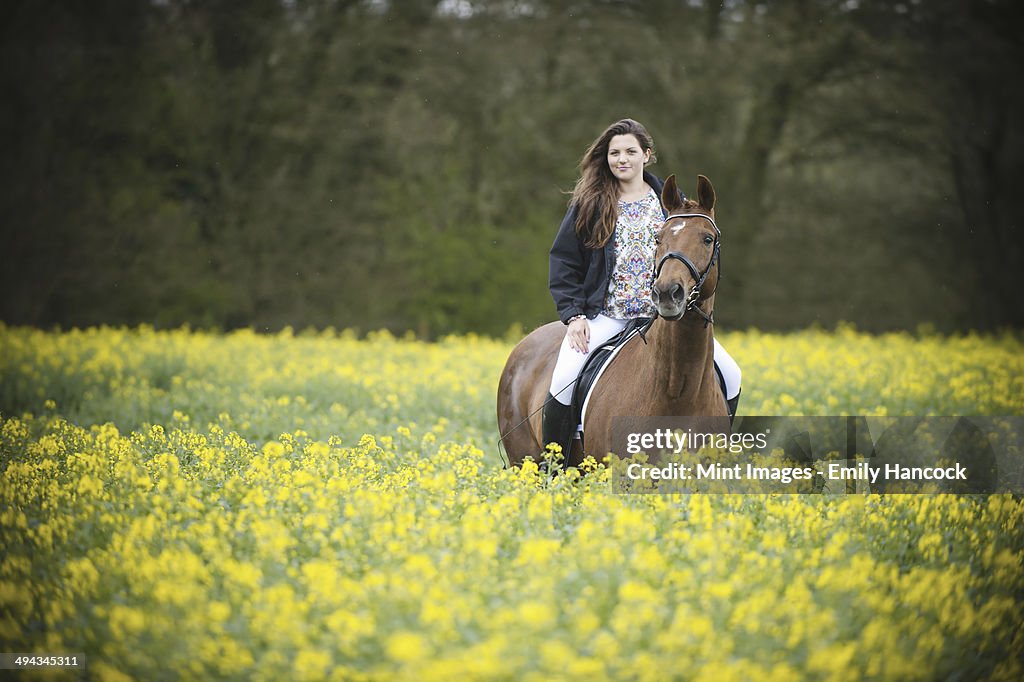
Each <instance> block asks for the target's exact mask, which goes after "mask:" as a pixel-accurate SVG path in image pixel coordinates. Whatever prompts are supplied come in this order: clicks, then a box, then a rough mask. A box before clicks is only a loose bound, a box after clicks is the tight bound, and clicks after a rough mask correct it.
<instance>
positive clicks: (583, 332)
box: [565, 317, 590, 353]
mask: <svg viewBox="0 0 1024 682" xmlns="http://www.w3.org/2000/svg"><path fill="white" fill-rule="evenodd" d="M565 335H566V336H567V337H569V348H572V349H573V350H577V351H579V352H581V353H586V352H588V351H589V349H590V321H589V320H588V319H587V318H585V317H581V318H579V319H576V320H573V321H572V322H570V323H569V330H568V331H567V332H566V333H565Z"/></svg>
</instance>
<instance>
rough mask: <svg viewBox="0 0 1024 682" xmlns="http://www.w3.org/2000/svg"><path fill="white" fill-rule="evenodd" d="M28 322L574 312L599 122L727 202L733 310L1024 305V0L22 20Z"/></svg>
mask: <svg viewBox="0 0 1024 682" xmlns="http://www.w3.org/2000/svg"><path fill="white" fill-rule="evenodd" d="M0 16H2V17H3V21H2V22H0V26H2V28H0V31H2V34H3V41H2V48H0V49H2V57H3V64H4V67H3V71H2V76H0V78H2V80H0V92H3V93H4V99H5V101H6V104H5V106H4V107H3V108H2V111H0V126H2V128H3V130H4V132H5V136H4V137H5V139H7V140H8V145H7V149H6V150H5V154H3V155H0V177H2V180H3V186H4V192H3V193H2V199H0V211H2V216H3V219H2V225H3V228H2V229H3V231H4V235H3V243H4V248H3V251H4V257H3V264H4V267H3V269H2V274H0V282H2V286H3V291H4V295H3V302H2V309H0V319H3V320H5V321H7V322H8V323H15V324H34V325H41V326H48V325H54V324H57V325H62V326H72V325H78V326H82V325H90V324H98V323H104V322H106V323H128V324H139V323H148V324H153V325H155V326H157V327H168V326H178V325H180V324H183V323H190V324H192V325H194V326H204V327H218V328H223V329H231V328H236V327H241V326H253V327H255V328H257V329H277V328H280V327H282V326H285V325H292V326H294V327H296V328H301V327H305V326H308V325H312V326H316V327H326V326H334V327H336V328H343V327H351V328H356V329H361V330H369V329H376V328H389V329H392V330H394V331H403V330H413V331H414V332H416V333H417V334H419V335H421V336H423V337H428V338H432V337H436V336H438V335H440V334H445V333H451V332H467V331H476V332H481V333H486V334H502V333H505V332H506V330H508V329H509V327H510V325H513V324H519V325H522V326H523V327H527V328H529V327H531V326H533V325H536V324H539V323H542V322H544V321H547V320H551V319H554V318H555V313H554V306H553V304H552V302H551V299H550V297H549V295H548V293H547V283H546V280H547V250H548V248H549V247H550V244H551V240H552V238H553V236H554V232H555V229H556V228H557V225H558V222H559V221H560V219H561V217H562V214H563V212H564V210H565V206H566V201H567V199H568V195H567V192H568V191H570V190H571V189H572V185H573V183H574V181H575V178H576V163H577V162H578V160H579V157H580V155H581V154H582V152H583V150H584V149H585V147H586V145H587V144H588V143H589V142H590V141H591V140H592V139H593V138H594V137H596V136H597V134H599V133H600V132H601V131H602V130H603V129H604V127H605V126H607V125H608V124H609V123H611V122H612V121H615V120H617V119H619V118H623V117H626V116H629V117H632V118H636V119H638V120H640V121H642V122H643V123H644V124H645V125H646V126H647V127H648V129H649V130H650V131H651V133H652V134H653V136H654V139H655V142H656V145H657V156H658V159H659V161H658V162H657V164H656V165H655V166H653V167H652V171H654V172H655V173H657V174H659V175H661V176H663V177H664V176H666V175H668V174H670V173H675V174H677V176H678V177H679V178H680V180H681V183H682V186H683V187H684V188H685V189H686V190H688V191H693V187H694V182H695V177H696V174H697V173H703V174H705V175H707V176H709V177H710V178H711V179H712V181H713V182H714V183H715V187H716V189H717V192H718V196H719V208H718V222H719V224H720V225H721V227H722V231H723V246H722V255H723V274H724V278H723V281H722V288H721V290H720V294H719V303H718V305H717V306H716V313H718V318H719V319H718V322H719V324H720V325H722V326H723V327H726V328H729V327H733V328H745V327H761V328H766V329H787V328H794V327H804V326H807V325H810V324H822V325H825V326H831V325H833V324H835V323H836V322H838V321H840V320H846V321H852V322H854V323H856V324H857V325H858V326H860V327H862V328H865V329H872V330H883V329H894V328H914V327H916V326H917V325H920V324H928V325H931V326H934V327H936V328H938V329H941V330H957V329H967V328H977V329H993V328H997V327H1004V326H1011V327H1020V326H1021V324H1022V322H1024V305H1022V303H1021V301H1020V299H1019V298H1018V296H1017V295H1016V293H1017V292H1016V289H1017V285H1018V284H1019V281H1020V277H1019V274H1018V273H1019V272H1021V270H1022V266H1024V262H1022V261H1024V258H1022V248H1021V241H1022V240H1021V237H1020V233H1019V228H1020V217H1021V208H1020V202H1019V201H1018V200H1017V198H1016V196H1015V193H1016V187H1015V182H1014V181H1015V180H1016V179H1017V178H1019V177H1021V173H1020V171H1021V158H1022V155H1021V148H1022V145H1024V142H1022V134H1021V133H1022V127H1021V121H1022V120H1024V116H1022V114H1024V106H1022V104H1024V102H1022V91H1021V88H1020V87H1019V86H1018V85H1016V80H1015V72H1016V66H1017V65H1018V64H1020V63H1024V59H1022V56H1024V54H1022V52H1024V50H1022V41H1021V35H1024V33H1022V32H1021V30H1020V28H1021V24H1020V22H1019V21H1018V18H1019V17H1018V10H1017V9H1016V6H1015V5H1014V4H1013V3H1011V2H1009V1H1006V0H970V1H967V2H957V1H954V0H945V1H943V0H939V1H936V2H916V1H909V0H908V1H907V2H897V3H892V2H884V1H882V0H786V1H783V0H761V1H756V0H705V1H702V2H696V1H693V2H669V1H667V0H653V1H646V2H644V1H640V0H635V1H630V0H623V1H618V2H611V1H605V2H571V1H568V0H529V1H527V0H523V1H513V0H472V1H471V0H442V1H436V0H435V1H427V0H411V1H409V2H397V1H388V0H362V1H358V0H252V1H247V2H241V1H240V0H212V1H210V2H203V3H196V2H191V1H188V0H159V1H156V0H151V1H150V2H138V1H129V0H99V1H97V2H95V3H89V4H88V5H87V6H86V5H82V3H76V2H73V1H72V0H38V1H34V2H29V1H14V2H10V3H5V5H4V7H3V8H2V9H0Z"/></svg>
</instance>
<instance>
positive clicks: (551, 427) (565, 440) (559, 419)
mask: <svg viewBox="0 0 1024 682" xmlns="http://www.w3.org/2000/svg"><path fill="white" fill-rule="evenodd" d="M573 435H574V434H573V424H572V406H571V405H563V404H562V403H560V402H558V401H557V400H555V398H554V396H552V395H550V394H548V400H547V402H546V403H544V424H543V426H542V427H541V444H542V445H543V446H544V447H545V448H546V447H547V445H548V443H558V444H559V445H561V446H562V461H561V463H560V464H557V465H555V467H556V468H561V469H564V468H565V463H566V461H567V460H568V459H569V448H570V447H572V437H573ZM542 456H543V455H542ZM541 470H542V471H545V472H546V471H547V465H546V463H545V462H543V461H542V462H541Z"/></svg>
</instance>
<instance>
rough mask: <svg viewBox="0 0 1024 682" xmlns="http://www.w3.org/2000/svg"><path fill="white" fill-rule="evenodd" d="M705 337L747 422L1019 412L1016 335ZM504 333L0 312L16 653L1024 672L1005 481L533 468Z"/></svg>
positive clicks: (515, 671)
mask: <svg viewBox="0 0 1024 682" xmlns="http://www.w3.org/2000/svg"><path fill="white" fill-rule="evenodd" d="M719 338H720V340H721V341H722V342H723V344H724V345H725V346H726V347H727V348H728V349H729V351H730V352H731V353H732V354H733V356H734V357H735V358H736V359H737V360H738V362H739V363H740V364H741V366H742V367H743V370H744V392H743V402H742V403H741V405H740V412H741V414H807V415H819V414H820V415H826V414H875V415H885V414H888V415H928V414H933V415H951V414H966V415H1024V341H1022V340H1021V339H1020V338H1019V337H1016V336H1013V335H1003V336H999V337H992V336H975V335H968V336H964V337H939V336H929V335H920V336H915V335H910V334H891V335H884V336H869V335H865V334H861V333H858V332H856V331H854V330H853V329H849V328H843V329H840V330H837V331H834V332H826V331H806V332H802V333H798V334H787V335H779V334H764V333H759V332H753V331H750V332H732V333H723V334H721V335H720V336H719ZM511 347H512V343H511V342H510V341H500V340H490V339H484V338H476V337H463V338H449V339H444V340H442V341H440V342H438V343H433V344H428V343H423V342H419V341H416V340H414V339H412V338H406V339H399V338H394V337H392V336H391V335H388V334H386V333H377V334H371V335H370V336H369V337H368V338H366V339H358V338H356V337H355V336H354V335H352V334H348V333H336V332H334V331H333V330H328V331H326V332H320V333H301V334H295V333H292V332H291V331H288V330H286V331H285V332H284V333H281V334H277V335H257V334H254V333H252V332H248V331H244V332H234V333H229V334H214V333H204V332H194V331H190V330H187V329H182V330H178V331H169V332H157V331H154V330H152V329H149V328H145V327H144V328H139V329H110V328H100V329H90V330H84V331H70V332H63V333H60V332H43V331H38V330H29V329H24V328H11V327H4V326H2V325H0V650H2V651H7V652H15V651H19V652H37V653H54V654H56V653H84V654H85V656H86V658H87V666H86V677H87V678H89V679H100V680H128V679H138V680H150V679H237V680H249V679H257V680H259V679H266V680H283V679H288V680H292V679H295V680H319V679H338V680H390V679H402V680H431V679H436V680H474V679H479V680H491V679H507V680H551V679H565V680H588V681H589V680H601V679H613V680H622V679H626V680H632V679H636V680H664V679H681V680H691V679H693V680H715V681H716V682H717V681H719V680H761V679H777V680H792V679H815V680H819V679H820V680H846V679H850V680H856V679H863V678H865V677H866V678H871V679H897V680H905V679H918V680H933V679H946V678H959V679H977V678H990V679H1005V680H1017V679H1021V678H1022V677H1024V665H1022V663H1021V660H1022V658H1024V627H1022V626H1024V622H1022V621H1024V617H1022V615H1021V613H1022V612H1021V602H1022V598H1024V502H1022V500H1021V499H1020V498H1019V497H1017V496H1010V495H990V496H980V495H979V496H955V495H889V496H877V495H869V496H857V495H838V496H813V495H800V496H798V495H792V496H768V495H693V496H669V495H615V494H613V493H612V492H611V491H610V484H609V472H608V470H607V469H605V468H604V467H603V466H600V465H596V464H593V463H589V464H588V469H590V471H589V472H588V475H586V476H583V477H580V476H579V475H578V474H577V473H576V472H570V474H569V475H567V476H562V477H559V478H556V479H554V480H553V481H551V482H549V483H545V482H543V481H542V480H541V479H540V477H539V476H538V475H537V472H536V467H535V466H534V465H533V464H532V463H528V464H527V465H526V466H525V467H524V468H523V469H521V470H506V469H503V468H502V463H501V460H500V459H499V455H498V452H497V447H496V441H497V433H496V426H495V420H494V394H495V390H496V385H497V378H498V374H499V372H500V370H501V367H502V365H503V363H504V360H505V358H506V356H507V354H508V352H509V351H510V350H511ZM21 675H22V676H23V677H24V679H51V678H52V679H74V678H75V675H74V674H73V673H67V672H66V673H64V674H62V673H61V672H59V671H33V672H23V673H21Z"/></svg>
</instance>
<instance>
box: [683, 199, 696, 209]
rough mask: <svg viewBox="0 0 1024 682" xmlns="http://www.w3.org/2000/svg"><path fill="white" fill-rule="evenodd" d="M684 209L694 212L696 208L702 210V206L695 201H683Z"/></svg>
mask: <svg viewBox="0 0 1024 682" xmlns="http://www.w3.org/2000/svg"><path fill="white" fill-rule="evenodd" d="M683 208H685V209H686V210H687V211H692V210H693V209H695V208H700V204H699V203H698V202H696V201H694V200H693V199H683Z"/></svg>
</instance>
